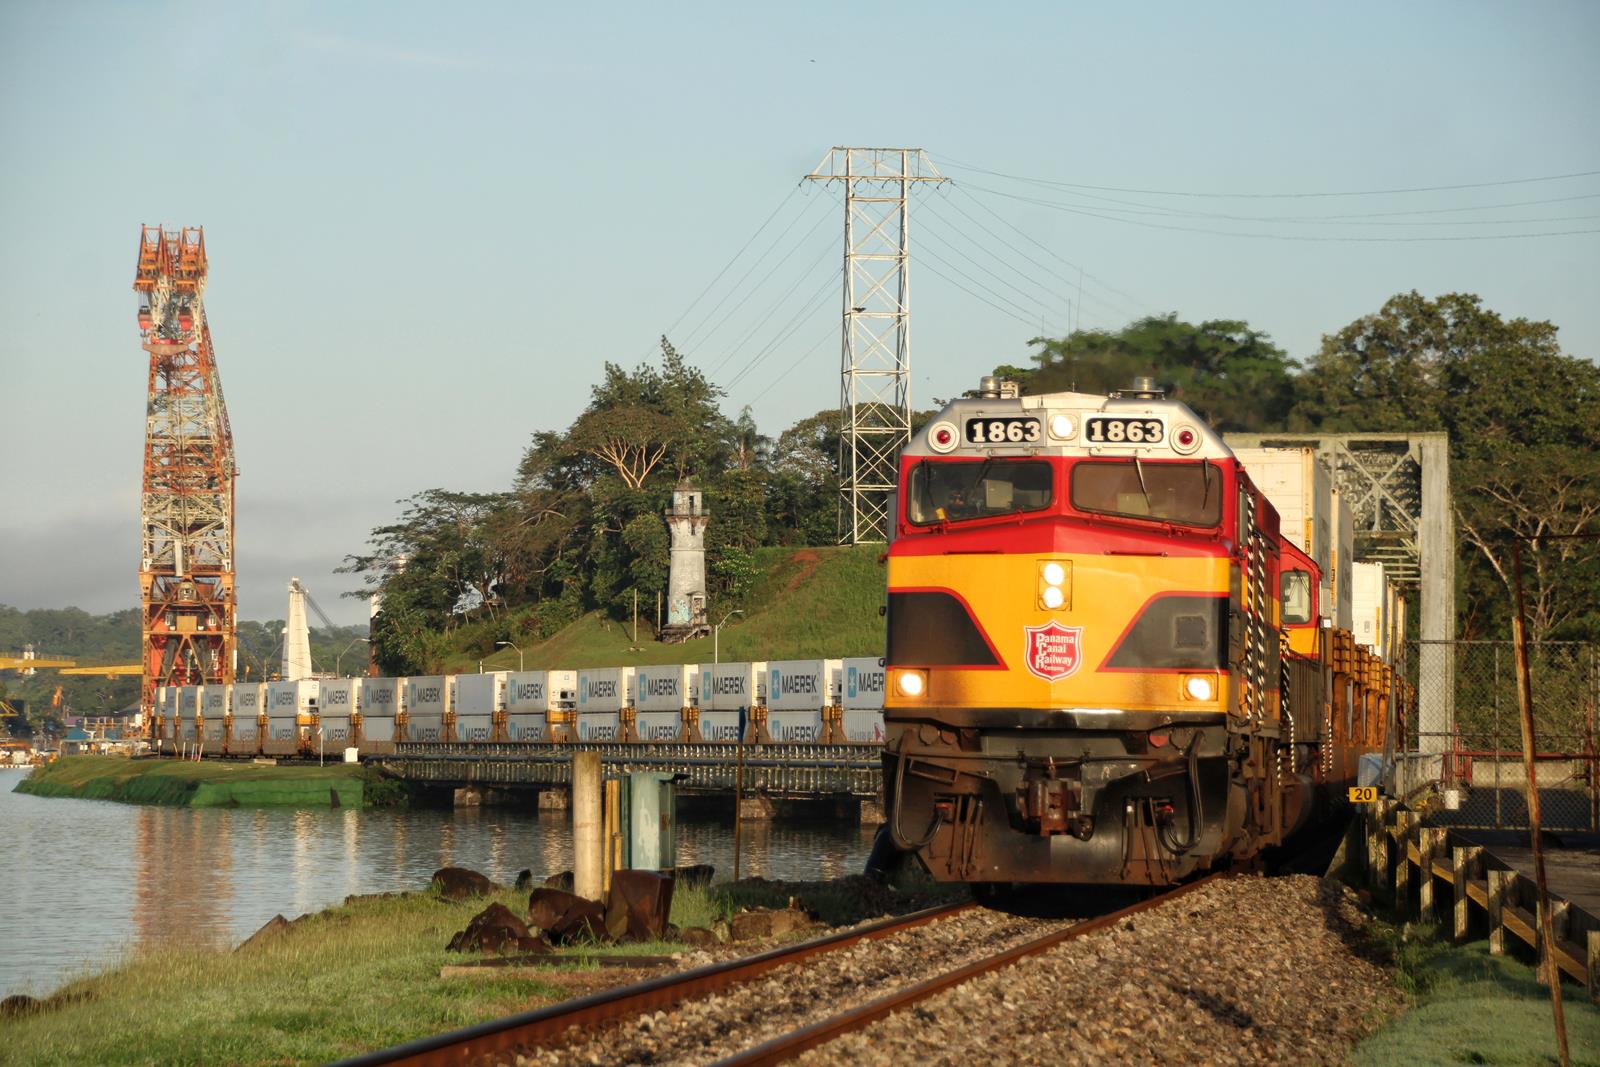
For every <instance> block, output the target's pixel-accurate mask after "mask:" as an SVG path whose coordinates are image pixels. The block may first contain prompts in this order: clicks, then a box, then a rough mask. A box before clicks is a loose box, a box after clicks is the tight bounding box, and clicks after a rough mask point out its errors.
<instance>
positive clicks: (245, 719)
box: [228, 682, 266, 752]
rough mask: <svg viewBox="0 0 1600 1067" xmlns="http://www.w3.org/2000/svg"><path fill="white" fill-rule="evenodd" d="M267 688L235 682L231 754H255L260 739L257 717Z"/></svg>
mask: <svg viewBox="0 0 1600 1067" xmlns="http://www.w3.org/2000/svg"><path fill="white" fill-rule="evenodd" d="M265 690H266V686H264V685H262V684H261V683H260V682H235V683H234V685H233V729H232V730H231V731H230V732H229V738H230V741H229V744H228V749H229V751H231V752H254V751H255V750H256V748H257V743H258V741H259V738H258V737H257V736H256V717H257V716H258V715H260V714H261V709H262V706H263V705H262V697H263V694H264V692H265Z"/></svg>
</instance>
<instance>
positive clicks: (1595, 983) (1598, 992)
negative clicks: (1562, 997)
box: [1584, 930, 1600, 1004]
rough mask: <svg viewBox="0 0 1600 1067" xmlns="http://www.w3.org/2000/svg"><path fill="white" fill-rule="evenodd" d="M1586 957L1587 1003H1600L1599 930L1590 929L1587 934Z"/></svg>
mask: <svg viewBox="0 0 1600 1067" xmlns="http://www.w3.org/2000/svg"><path fill="white" fill-rule="evenodd" d="M1584 955H1585V956H1586V957H1587V959H1586V960H1585V962H1586V963H1587V964H1588V971H1589V981H1588V982H1587V985H1588V986H1589V1003H1591V1004H1600V930H1590V931H1589V936H1588V946H1587V951H1585V952H1584Z"/></svg>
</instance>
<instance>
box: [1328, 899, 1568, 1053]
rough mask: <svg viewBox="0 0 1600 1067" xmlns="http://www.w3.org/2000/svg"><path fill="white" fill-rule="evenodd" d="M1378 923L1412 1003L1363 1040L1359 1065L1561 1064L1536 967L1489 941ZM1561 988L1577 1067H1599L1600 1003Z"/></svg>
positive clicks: (1398, 981)
mask: <svg viewBox="0 0 1600 1067" xmlns="http://www.w3.org/2000/svg"><path fill="white" fill-rule="evenodd" d="M1375 925H1377V927H1378V929H1377V933H1376V936H1377V938H1378V940H1379V942H1380V945H1381V946H1382V947H1383V948H1386V949H1387V950H1388V954H1389V955H1390V956H1391V958H1392V961H1393V965H1394V970H1395V981H1396V984H1397V985H1399V987H1400V988H1401V990H1402V991H1404V992H1405V993H1406V994H1407V996H1408V997H1409V998H1410V999H1411V1001H1412V1004H1411V1007H1410V1009H1409V1010H1408V1011H1406V1012H1405V1013H1404V1014H1401V1015H1397V1016H1395V1017H1394V1018H1392V1019H1390V1020H1389V1021H1388V1022H1387V1023H1385V1024H1384V1025H1383V1027H1382V1028H1380V1029H1379V1030H1378V1031H1376V1032H1375V1033H1373V1034H1372V1035H1371V1036H1370V1037H1368V1038H1367V1039H1366V1040H1364V1041H1362V1042H1361V1043H1360V1044H1359V1045H1357V1046H1356V1047H1355V1048H1354V1049H1353V1050H1352V1051H1351V1054H1350V1062H1351V1063H1352V1064H1356V1065H1359V1067H1368V1065H1370V1067H1387V1065H1389V1064H1396V1063H1403V1064H1407V1065H1408V1067H1430V1065H1439V1067H1445V1065H1450V1067H1454V1065H1457V1064H1503V1065H1506V1067H1511V1065H1519V1067H1520V1065H1523V1064H1543V1063H1550V1064H1554V1063H1555V1062H1556V1044H1555V1028H1554V1025H1553V1024H1552V1022H1551V1014H1550V993H1549V990H1548V989H1547V988H1546V987H1544V986H1541V985H1539V983H1538V982H1537V981H1536V980H1535V979H1534V975H1533V968H1532V967H1530V966H1528V965H1527V964H1525V963H1522V962H1520V961H1519V960H1516V959H1514V958H1512V957H1510V956H1491V955H1489V943H1488V942H1487V941H1476V942H1471V943H1469V944H1466V945H1461V946H1456V945H1452V944H1450V943H1449V942H1448V940H1446V939H1444V938H1442V937H1441V936H1440V935H1439V933H1438V931H1436V930H1434V929H1432V928H1419V927H1413V926H1410V925H1409V924H1408V925H1406V926H1402V927H1399V928H1396V927H1392V926H1388V925H1386V924H1375ZM1562 992H1563V993H1564V994H1565V997H1564V1004H1565V1008H1566V1019H1567V1044H1568V1047H1569V1049H1570V1050H1571V1054H1572V1062H1573V1064H1575V1065H1588V1067H1600V1008H1597V1007H1595V1006H1594V1005H1592V1004H1590V1003H1589V1002H1588V997H1587V996H1586V995H1585V994H1584V992H1583V990H1582V988H1581V987H1579V986H1576V985H1574V984H1572V983H1571V982H1568V983H1566V984H1564V985H1563V986H1562Z"/></svg>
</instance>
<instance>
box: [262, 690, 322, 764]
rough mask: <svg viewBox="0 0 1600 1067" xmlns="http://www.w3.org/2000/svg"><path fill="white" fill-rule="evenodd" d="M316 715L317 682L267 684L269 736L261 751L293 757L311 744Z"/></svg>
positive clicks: (263, 740) (272, 754)
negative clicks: (304, 746) (313, 720)
mask: <svg viewBox="0 0 1600 1067" xmlns="http://www.w3.org/2000/svg"><path fill="white" fill-rule="evenodd" d="M316 713H317V682H316V679H314V678H298V679H295V680H294V681H280V682H268V683H267V736H266V737H265V738H264V739H262V742H261V751H263V752H265V753H266V754H267V755H269V756H292V755H294V754H295V753H296V752H298V751H300V749H301V747H302V746H303V745H305V744H308V743H309V742H310V740H311V717H312V716H313V715H315V714H316Z"/></svg>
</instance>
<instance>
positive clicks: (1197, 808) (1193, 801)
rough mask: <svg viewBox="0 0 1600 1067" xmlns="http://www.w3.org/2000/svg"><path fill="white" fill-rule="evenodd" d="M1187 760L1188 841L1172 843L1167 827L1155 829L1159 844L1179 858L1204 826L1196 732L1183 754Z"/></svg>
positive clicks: (1198, 839)
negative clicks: (1187, 749)
mask: <svg viewBox="0 0 1600 1067" xmlns="http://www.w3.org/2000/svg"><path fill="white" fill-rule="evenodd" d="M1185 755H1186V756H1187V757H1188V760H1189V773H1188V778H1189V805H1188V807H1189V839H1188V840H1187V841H1174V840H1172V835H1171V832H1170V830H1169V828H1168V827H1167V826H1159V827H1157V830H1158V832H1159V833H1160V836H1161V843H1162V844H1163V845H1165V846H1167V851H1169V852H1171V853H1173V854H1174V855H1177V856H1181V855H1183V854H1184V853H1185V852H1188V851H1189V850H1190V849H1191V848H1194V846H1195V845H1196V844H1198V843H1199V841H1200V831H1201V827H1203V826H1204V825H1205V818H1206V815H1205V806H1204V802H1203V801H1202V800H1201V796H1200V734H1199V732H1198V731H1197V732H1196V733H1195V735H1194V740H1192V741H1190V742H1189V751H1188V752H1187V753H1185Z"/></svg>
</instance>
